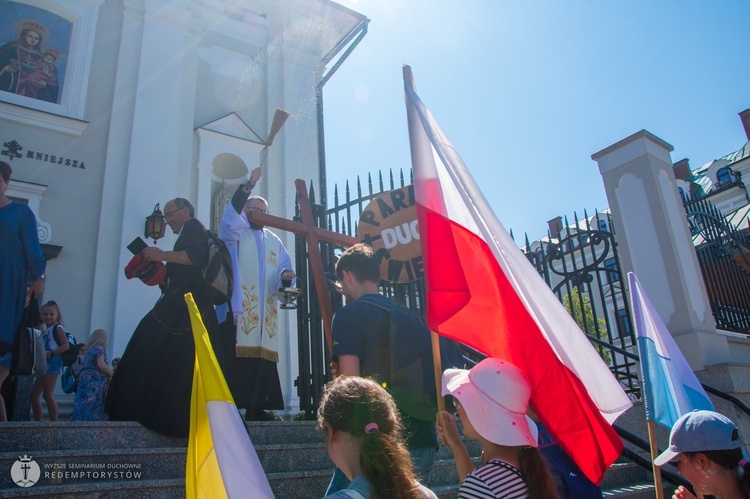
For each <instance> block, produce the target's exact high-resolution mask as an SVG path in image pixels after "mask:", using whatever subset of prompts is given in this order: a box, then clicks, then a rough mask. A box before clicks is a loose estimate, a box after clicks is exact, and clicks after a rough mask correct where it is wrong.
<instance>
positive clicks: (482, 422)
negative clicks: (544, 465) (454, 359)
mask: <svg viewBox="0 0 750 499" xmlns="http://www.w3.org/2000/svg"><path fill="white" fill-rule="evenodd" d="M445 395H452V396H454V397H456V398H457V399H458V401H459V402H460V403H461V405H462V406H463V408H464V410H465V411H466V415H467V416H468V418H469V420H470V422H471V426H473V427H474V429H475V430H476V431H477V433H479V435H481V436H482V437H483V438H486V439H487V440H489V441H490V442H492V443H495V444H498V445H507V446H524V445H529V446H531V447H536V446H537V436H538V430H537V428H536V425H535V424H534V422H533V421H532V420H531V419H530V418H529V417H528V416H526V411H527V409H528V407H529V398H530V397H531V383H530V382H529V380H528V379H527V378H526V376H524V374H523V373H522V372H521V370H520V369H518V368H517V367H516V366H514V365H513V364H510V363H509V362H505V361H503V360H500V359H494V358H489V359H484V360H483V361H481V362H480V363H479V364H477V365H476V366H474V367H473V368H472V369H471V370H470V371H467V370H466V369H447V370H446V371H445V372H444V373H443V396H445Z"/></svg>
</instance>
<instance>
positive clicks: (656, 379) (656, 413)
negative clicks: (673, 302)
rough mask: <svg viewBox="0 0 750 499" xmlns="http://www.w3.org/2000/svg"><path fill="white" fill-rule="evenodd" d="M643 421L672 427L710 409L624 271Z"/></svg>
mask: <svg viewBox="0 0 750 499" xmlns="http://www.w3.org/2000/svg"><path fill="white" fill-rule="evenodd" d="M628 282H629V284H630V304H631V308H632V310H633V318H634V320H635V332H636V337H637V338H638V351H639V353H640V356H641V373H642V374H641V377H642V383H643V401H644V404H645V406H646V419H647V420H649V419H650V420H653V421H656V422H657V423H659V424H662V425H664V426H666V427H667V428H670V429H671V428H672V425H673V424H674V423H675V421H677V419H678V418H679V417H680V416H682V415H683V414H686V413H688V412H690V411H692V410H693V409H705V410H710V411H713V410H714V406H713V404H712V403H711V400H710V399H709V398H708V395H706V392H705V391H704V390H703V387H702V386H701V384H700V382H699V381H698V378H696V377H695V373H694V372H693V370H692V369H691V368H690V365H689V364H688V363H687V361H686V360H685V357H684V356H683V355H682V352H681V351H680V348H679V347H678V346H677V343H675V341H674V339H673V338H672V335H671V334H670V332H669V330H668V329H667V326H666V325H664V322H663V321H662V320H661V318H660V317H659V314H657V313H656V310H655V309H654V306H653V305H652V304H651V301H649V299H648V296H646V293H645V292H644V291H643V288H642V287H641V283H640V282H638V278H637V277H636V276H635V274H634V273H632V272H628Z"/></svg>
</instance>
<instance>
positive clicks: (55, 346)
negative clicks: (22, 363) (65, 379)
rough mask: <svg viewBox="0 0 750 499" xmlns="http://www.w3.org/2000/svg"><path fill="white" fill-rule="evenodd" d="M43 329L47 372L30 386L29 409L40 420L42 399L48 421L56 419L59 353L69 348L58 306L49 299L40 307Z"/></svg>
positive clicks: (61, 361) (61, 364) (61, 363)
mask: <svg viewBox="0 0 750 499" xmlns="http://www.w3.org/2000/svg"><path fill="white" fill-rule="evenodd" d="M41 315H42V322H43V323H44V325H43V327H41V326H40V328H39V329H44V349H45V350H46V351H47V372H46V374H45V375H44V376H39V377H38V378H36V379H35V380H34V385H33V386H32V387H31V395H30V396H29V401H30V402H31V409H32V410H33V411H34V420H35V421H41V420H42V401H41V397H42V395H43V396H44V402H45V403H46V404H47V412H48V413H49V419H50V421H57V402H56V401H55V385H56V384H57V378H58V377H59V376H60V374H61V373H62V368H63V359H62V356H61V354H62V353H63V352H65V351H67V350H68V349H69V348H70V344H69V343H68V332H67V331H66V329H65V327H64V326H63V325H62V315H61V314H60V307H59V306H58V305H57V303H55V302H54V301H52V300H50V301H48V302H47V303H45V304H44V305H42V309H41Z"/></svg>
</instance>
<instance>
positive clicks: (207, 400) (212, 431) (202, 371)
mask: <svg viewBox="0 0 750 499" xmlns="http://www.w3.org/2000/svg"><path fill="white" fill-rule="evenodd" d="M185 302H186V303H187V306H188V310H189V312H190V322H191V324H192V326H193V338H194V339H195V368H194V374H193V394H192V400H191V403H190V439H189V440H188V454H187V466H186V475H185V487H186V496H187V498H188V499H197V498H219V497H230V498H231V497H260V498H266V497H268V498H273V493H272V492H271V486H270V485H269V484H268V479H267V478H266V475H265V473H264V472H263V468H262V467H261V465H260V461H259V460H258V455H257V454H256V453H255V449H254V448H253V444H252V442H251V441H250V437H249V436H248V434H247V430H246V429H245V425H244V423H243V422H242V419H241V418H240V414H239V412H237V407H236V406H235V405H234V399H233V398H232V394H231V393H230V392H229V387H228V386H227V382H226V380H225V379H224V376H223V374H222V373H221V369H220V368H219V363H218V362H217V361H216V355H214V351H213V348H212V347H211V341H210V340H209V338H208V332H206V327H205V326H204V325H203V320H202V319H201V316H200V312H199V311H198V307H197V306H196V305H195V301H193V295H192V294H191V293H187V294H186V295H185Z"/></svg>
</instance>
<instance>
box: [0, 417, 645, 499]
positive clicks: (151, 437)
mask: <svg viewBox="0 0 750 499" xmlns="http://www.w3.org/2000/svg"><path fill="white" fill-rule="evenodd" d="M246 426H247V430H248V434H249V435H250V437H251V440H252V442H253V445H254V447H255V449H256V452H257V453H258V457H259V459H260V461H261V464H262V466H263V469H264V470H265V472H266V475H267V477H268V479H269V483H270V484H271V488H272V490H273V492H274V494H275V496H276V497H290V498H308V497H309V498H320V497H321V496H322V494H323V492H324V491H325V489H326V487H327V485H328V483H329V481H330V479H331V476H332V472H333V467H334V465H333V463H332V462H331V460H330V458H329V457H328V453H327V451H326V445H325V442H324V436H323V433H322V432H321V431H320V430H318V429H317V428H316V424H315V422H310V421H286V422H278V421H271V422H254V423H248V424H247V425H246ZM1 435H2V436H1V437H0V439H1V440H2V444H1V445H0V451H2V452H0V470H2V469H6V470H9V469H10V467H11V466H12V465H13V463H15V461H16V460H17V459H18V458H19V457H20V456H23V455H29V456H32V457H33V459H34V460H35V461H36V462H37V463H38V464H39V465H40V467H42V468H43V469H42V472H44V471H45V470H47V471H50V470H51V468H44V466H45V464H49V463H57V464H65V465H66V468H67V471H71V470H72V469H74V467H73V465H75V466H76V467H75V469H78V470H79V471H80V470H88V471H95V470H97V468H93V469H92V468H85V467H81V466H84V465H88V466H91V465H92V464H96V465H98V466H100V468H98V469H99V470H101V469H102V468H101V466H103V467H104V468H103V470H104V471H121V470H120V469H117V468H115V466H117V465H121V464H123V463H124V464H130V465H138V466H140V468H139V471H140V472H141V477H140V478H139V479H136V478H135V477H133V478H132V479H130V480H117V481H112V480H106V478H105V479H104V480H103V479H101V478H98V479H95V478H93V477H91V476H90V475H89V476H88V477H83V478H80V477H79V478H77V479H72V478H66V479H64V480H60V482H61V483H57V484H52V483H50V481H49V479H47V480H46V481H45V480H40V482H39V483H38V484H37V485H35V486H33V487H30V488H28V489H23V488H20V487H17V486H16V485H15V484H14V483H13V481H12V480H11V478H10V476H9V475H10V473H2V472H0V497H30V496H37V497H39V496H43V497H115V498H119V497H134V496H136V497H146V498H149V497H167V498H171V497H184V493H185V491H184V486H185V485H184V473H185V459H186V452H187V439H181V438H171V437H166V436H163V435H160V434H157V433H155V432H152V431H150V430H147V429H146V428H144V427H142V426H141V425H140V424H138V423H135V422H110V421H102V422H69V421H68V422H49V421H46V422H10V423H4V424H3V428H2V434H1ZM465 442H466V444H467V446H468V447H469V450H470V453H471V454H472V455H474V456H477V459H478V456H479V454H480V453H481V448H480V446H479V443H478V442H476V441H473V440H465ZM108 466H109V468H108ZM133 471H135V470H133ZM430 478H431V484H430V485H431V487H432V488H433V490H434V491H435V493H436V494H437V495H438V496H439V497H440V498H441V499H448V498H450V499H453V498H455V497H456V496H457V493H458V474H457V471H456V468H455V463H454V462H453V454H452V452H451V450H450V448H449V447H448V446H442V447H441V448H440V449H439V451H438V453H437V458H436V462H435V466H434V468H433V471H432V474H431V476H430ZM649 480H650V474H649V473H647V472H646V471H645V470H642V469H641V468H639V467H638V466H636V465H634V464H632V463H629V462H623V463H617V464H615V465H614V466H613V467H612V468H611V469H610V470H609V471H608V472H607V475H606V476H605V479H604V482H603V484H602V488H603V490H604V492H605V497H608V498H610V497H611V498H635V499H640V498H645V497H653V484H650V483H649Z"/></svg>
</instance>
